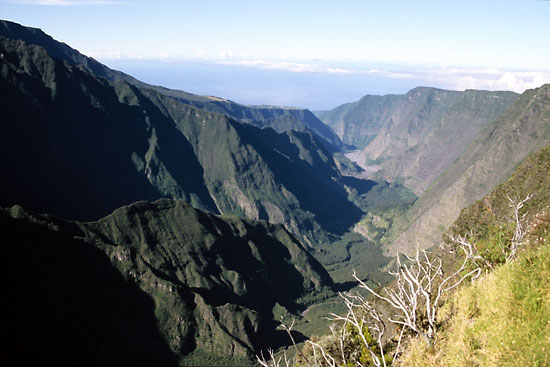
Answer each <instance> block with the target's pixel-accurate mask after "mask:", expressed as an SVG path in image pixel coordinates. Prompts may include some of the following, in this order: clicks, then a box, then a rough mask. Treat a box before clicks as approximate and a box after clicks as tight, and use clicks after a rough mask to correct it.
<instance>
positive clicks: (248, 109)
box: [0, 20, 342, 150]
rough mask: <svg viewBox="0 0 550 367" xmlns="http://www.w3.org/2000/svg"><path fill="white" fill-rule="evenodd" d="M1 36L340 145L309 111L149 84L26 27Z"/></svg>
mask: <svg viewBox="0 0 550 367" xmlns="http://www.w3.org/2000/svg"><path fill="white" fill-rule="evenodd" d="M0 36H4V37H6V38H8V39H13V40H23V41H25V42H26V43H27V44H29V45H35V46H40V47H42V48H44V49H45V50H46V51H47V53H48V54H49V55H50V56H51V57H52V58H54V59H58V60H63V61H66V62H67V63H69V64H70V65H73V66H77V67H80V68H84V69H86V70H88V71H90V72H91V73H92V74H93V75H95V76H97V77H99V78H104V79H107V80H109V81H111V82H117V81H123V82H126V83H128V84H130V85H133V86H136V87H138V88H141V89H151V90H154V91H156V92H158V93H160V94H162V95H165V96H169V97H172V98H174V99H175V100H177V101H179V102H182V103H185V104H188V105H192V106H195V107H198V108H200V109H203V110H207V111H210V112H215V113H220V114H224V115H226V116H228V117H231V118H232V119H234V120H237V121H239V122H242V123H248V124H252V125H254V126H258V127H271V128H273V129H275V130H276V131H278V132H283V131H289V130H297V131H311V132H313V133H314V134H316V135H317V137H318V138H319V139H320V141H321V142H322V143H323V144H324V145H325V147H326V148H327V149H330V150H332V149H337V148H339V147H340V146H341V145H342V142H341V141H340V139H339V138H338V136H337V135H336V134H335V133H334V132H333V131H332V130H331V129H330V128H328V127H327V126H326V125H324V124H323V123H322V122H321V121H320V120H319V119H318V118H317V117H316V116H315V115H313V113H311V112H310V111H309V110H304V109H299V108H285V107H271V106H266V107H262V106H245V105H242V104H239V103H236V102H233V101H229V100H227V99H223V98H218V97H211V96H199V95H195V94H192V93H188V92H185V91H181V90H173V89H168V88H164V87H161V86H154V85H150V84H147V83H144V82H142V81H139V80H137V79H135V78H134V77H132V76H130V75H128V74H125V73H122V72H120V71H117V70H112V69H110V68H109V67H107V66H105V65H103V64H101V63H100V62H98V61H97V60H95V59H93V58H90V57H87V56H85V55H83V54H81V53H80V52H78V51H77V50H75V49H73V48H71V47H70V46H68V45H67V44H65V43H61V42H58V41H56V40H54V39H53V38H52V37H50V36H49V35H47V34H46V33H44V32H43V31H41V30H40V29H37V28H32V27H25V26H22V25H20V24H17V23H13V22H10V21H6V20H0Z"/></svg>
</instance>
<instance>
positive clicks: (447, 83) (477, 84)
mask: <svg viewBox="0 0 550 367" xmlns="http://www.w3.org/2000/svg"><path fill="white" fill-rule="evenodd" d="M218 64H222V65H231V66H242V67H250V68H257V69H264V70H279V71H288V72H293V73H323V74H343V75H344V74H345V75H354V74H355V75H367V76H368V75H372V76H377V77H382V78H390V79H413V80H415V81H418V82H419V83H424V84H425V85H434V86H439V87H442V88H447V89H453V90H464V89H486V90H509V91H514V92H518V93H522V92H524V91H525V90H526V89H530V88H536V87H540V86H541V85H542V84H544V83H550V72H546V71H509V70H500V69H495V68H489V69H459V68H441V69H428V70H406V69H408V68H407V67H403V69H404V70H403V71H400V70H381V69H369V70H361V69H350V68H340V67H329V66H325V65H320V64H309V63H296V62H285V61H266V60H224V61H218ZM398 68H399V67H396V69H398Z"/></svg>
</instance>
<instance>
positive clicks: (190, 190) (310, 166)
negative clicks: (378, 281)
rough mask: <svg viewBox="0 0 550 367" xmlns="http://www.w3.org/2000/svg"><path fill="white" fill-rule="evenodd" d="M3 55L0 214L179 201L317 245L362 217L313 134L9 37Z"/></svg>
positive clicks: (93, 214)
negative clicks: (143, 84)
mask: <svg viewBox="0 0 550 367" xmlns="http://www.w3.org/2000/svg"><path fill="white" fill-rule="evenodd" d="M0 47H1V49H0V52H1V53H2V57H1V59H0V62H1V71H2V72H1V78H0V90H1V91H2V95H4V96H6V97H5V98H2V101H0V106H1V107H2V109H3V110H4V111H9V112H7V113H6V115H5V118H4V119H3V121H2V124H1V126H0V132H1V135H2V137H4V144H2V147H1V148H0V152H1V154H2V157H4V158H3V165H4V167H5V169H4V177H3V179H2V180H1V182H0V184H1V188H2V191H1V192H2V195H1V197H0V203H1V204H2V205H7V206H9V205H14V204H20V205H23V206H25V207H26V208H29V209H32V210H36V211H39V212H44V213H51V214H56V215H59V216H62V217H65V218H68V219H78V220H95V219H98V218H100V217H102V216H105V215H107V214H108V213H110V212H111V211H113V210H114V209H116V208H118V207H120V206H122V205H127V204H130V203H132V202H135V201H138V200H155V199H158V198H161V197H171V198H180V199H184V200H185V201H187V202H188V203H190V204H191V205H193V206H195V207H197V208H199V209H203V210H207V211H210V212H212V213H223V214H231V213H232V214H237V215H243V216H247V217H248V218H251V219H265V220H269V221H271V222H273V223H283V224H285V226H286V227H287V228H288V229H289V230H291V231H292V232H293V233H295V234H297V235H299V236H300V239H301V240H305V241H306V242H307V243H312V244H313V243H316V242H319V241H321V240H323V239H324V240H326V239H327V238H331V236H334V235H336V236H338V235H341V234H343V233H344V232H345V231H347V230H348V228H349V227H350V226H352V225H353V224H354V223H355V222H356V221H357V220H358V219H359V218H360V216H361V215H362V214H363V212H362V210H361V209H360V208H359V207H358V206H357V205H356V204H354V203H353V202H352V201H351V199H349V198H348V196H349V194H348V191H349V187H348V186H349V185H347V184H346V183H345V182H344V181H343V180H342V178H341V176H340V173H339V171H338V169H337V167H336V164H335V162H334V161H333V159H332V157H331V154H330V153H329V152H328V151H327V150H326V149H325V147H324V144H321V143H319V140H318V139H317V137H316V135H314V134H313V133H311V132H309V131H304V132H296V131H288V132H284V133H281V134H278V133H276V132H275V131H273V130H272V129H269V128H267V129H260V128H258V127H255V126H252V125H251V124H241V123H239V122H237V121H235V120H233V119H231V118H228V117H227V116H224V115H221V114H216V113H212V112H208V111H204V110H200V109H197V108H195V107H192V106H190V105H188V104H185V103H182V102H179V101H178V100H177V99H174V98H172V97H168V96H165V95H164V94H160V93H158V92H156V91H155V90H152V89H140V88H138V87H136V86H134V85H132V84H128V83H127V82H125V81H122V80H119V81H116V82H109V81H107V80H105V79H103V78H98V77H96V76H95V75H94V74H91V73H90V72H89V71H88V70H87V69H86V68H83V67H82V66H79V67H76V66H73V65H71V64H69V63H67V62H65V61H61V60H58V59H54V58H52V57H51V55H49V54H48V52H47V51H46V50H45V49H44V48H42V47H39V46H34V45H30V44H28V43H26V42H25V41H20V40H9V39H5V38H4V39H1V46H0ZM99 147H100V148H99ZM98 198H100V199H101V200H98ZM319 198H323V200H319ZM327 236H328V237H327Z"/></svg>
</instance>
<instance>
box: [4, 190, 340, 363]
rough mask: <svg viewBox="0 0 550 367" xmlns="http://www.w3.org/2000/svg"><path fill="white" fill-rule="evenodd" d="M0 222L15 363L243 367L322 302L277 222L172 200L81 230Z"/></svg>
mask: <svg viewBox="0 0 550 367" xmlns="http://www.w3.org/2000/svg"><path fill="white" fill-rule="evenodd" d="M0 225H1V228H2V233H3V238H2V241H3V244H4V250H5V251H6V255H7V257H8V258H9V259H10V261H9V262H8V264H7V266H8V272H7V274H8V281H7V283H6V285H7V287H6V290H5V295H6V297H8V298H9V299H11V302H9V305H8V308H9V312H10V315H11V317H10V318H9V320H8V323H7V325H6V326H7V332H8V333H9V334H10V335H11V337H10V340H9V342H8V343H9V345H8V348H7V351H8V357H9V359H10V360H17V361H18V363H22V362H23V361H25V362H29V363H36V362H38V361H40V363H41V364H44V363H45V364H55V365H60V364H61V365H67V364H70V365H74V364H79V365H81V364H84V365H97V364H107V365H120V364H124V365H126V364H138V365H150V364H155V365H162V364H173V363H174V362H175V361H178V360H179V361H180V362H181V361H183V360H185V361H187V362H186V363H199V364H205V363H206V364H209V365H227V364H238V365H243V364H244V365H250V364H252V363H251V360H252V359H253V357H254V354H255V353H258V352H259V350H260V349H264V348H266V347H277V346H278V345H279V344H278V343H285V342H286V340H285V339H284V338H279V337H277V335H278V333H279V332H277V331H276V330H275V328H276V326H277V323H276V321H275V320H276V318H278V315H280V314H281V312H285V313H297V312H299V311H302V310H303V309H305V307H306V306H307V305H308V304H309V303H311V302H313V301H315V300H319V299H320V297H326V296H327V295H331V294H332V291H331V286H332V281H331V280H330V277H329V276H328V274H327V272H326V271H325V270H324V269H323V267H322V266H321V265H320V264H319V263H318V262H317V261H316V260H315V259H314V258H313V257H311V256H310V255H309V254H308V253H307V251H306V250H305V249H304V248H303V247H302V245H300V243H299V242H298V241H296V239H294V238H293V237H292V236H291V235H290V234H289V233H288V232H287V231H286V230H285V229H284V228H283V227H282V226H280V225H277V226H273V225H268V224H266V223H263V222H253V221H246V220H242V219H238V218H236V217H227V216H217V217H216V216H212V215H209V214H206V213H204V212H201V211H199V210H196V209H193V208H192V207H190V206H188V205H187V204H185V203H184V202H182V201H174V200H168V199H163V200H160V201H157V202H155V203H147V202H139V203H135V204H132V205H130V206H127V207H123V208H120V209H118V210H116V211H115V212H113V213H112V214H111V215H109V216H107V217H105V218H102V219H101V220H99V221H97V222H89V223H78V222H67V221H64V220H61V219H57V218H55V217H51V216H44V215H37V214H32V213H29V212H26V211H25V210H24V209H22V208H21V207H20V206H14V207H12V208H5V209H1V210H0ZM37 280H38V281H37ZM297 337H300V336H299V335H297ZM29 350H32V351H33V353H29Z"/></svg>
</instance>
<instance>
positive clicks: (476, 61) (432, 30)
mask: <svg viewBox="0 0 550 367" xmlns="http://www.w3.org/2000/svg"><path fill="white" fill-rule="evenodd" d="M0 18H2V19H8V20H12V21H16V22H18V23H21V24H24V25H28V26H33V27H38V28H41V29H43V30H44V31H45V32H47V33H49V34H50V35H52V36H53V37H54V38H56V39H58V40H61V41H63V42H65V43H67V44H69V45H71V46H72V47H74V48H76V49H78V50H79V51H81V52H83V53H85V54H87V55H90V56H93V57H95V58H96V59H98V60H100V61H102V62H104V63H106V64H107V65H109V66H112V67H114V68H118V69H122V70H123V71H127V72H130V73H132V72H133V74H134V75H135V74H136V73H137V74H138V75H135V76H137V77H139V78H142V79H147V80H146V81H149V82H153V83H155V82H156V84H163V85H166V84H170V82H172V84H174V83H175V82H176V81H178V80H179V81H180V83H182V84H185V81H186V80H191V79H192V80H193V81H192V82H190V83H191V84H190V85H189V84H188V85H179V84H178V85H168V86H170V87H176V88H179V89H184V90H188V91H191V92H196V93H200V94H216V93H217V92H216V91H218V90H219V91H225V93H229V95H227V94H226V95H222V96H223V97H227V98H231V97H232V96H233V95H235V96H239V97H237V99H239V98H240V99H241V100H242V102H243V103H256V102H257V101H252V102H251V101H249V100H250V99H251V98H250V96H248V97H247V93H246V92H247V91H246V90H244V89H243V88H246V86H245V85H239V80H242V79H243V75H245V76H246V73H245V71H246V70H250V71H251V75H254V77H253V78H252V79H255V80H249V81H248V84H247V85H248V88H252V89H254V88H256V89H257V90H256V91H254V90H250V91H249V92H250V93H249V94H251V95H256V96H258V94H259V93H258V92H260V91H262V90H263V91H264V93H263V95H265V98H266V99H268V100H266V101H265V103H270V104H272V102H273V101H275V102H276V103H286V100H289V98H287V99H285V98H282V99H281V98H279V100H277V99H276V98H275V99H273V98H271V97H269V95H272V96H276V93H277V91H276V90H273V91H271V92H269V85H263V89H262V84H261V83H262V80H263V79H265V80H266V83H267V81H269V80H272V81H273V79H274V78H277V80H278V81H282V80H288V82H289V83H291V84H292V80H293V78H294V79H295V80H297V81H300V82H299V83H298V84H297V82H294V84H295V85H294V86H290V87H292V88H294V89H295V90H293V92H292V93H296V94H297V95H298V96H300V88H299V84H307V85H306V86H308V87H310V88H309V90H308V91H306V90H304V91H303V93H304V95H305V94H307V96H308V97H310V98H312V100H311V103H310V107H312V108H327V107H331V106H329V104H330V103H331V101H332V104H333V105H336V104H337V103H340V102H343V101H339V100H338V98H337V97H336V96H335V97H331V98H332V100H331V99H330V98H328V99H324V100H323V102H319V103H318V102H315V98H316V97H315V88H314V87H311V85H312V84H313V85H315V84H316V83H315V81H317V82H318V83H317V84H319V88H321V87H320V85H321V84H322V83H320V82H319V81H320V80H321V79H323V78H325V79H326V80H327V83H329V81H330V83H332V85H334V86H335V88H336V89H342V91H345V90H346V85H348V84H349V85H350V86H351V85H352V84H354V85H355V84H363V85H364V86H363V87H362V86H361V85H356V86H353V88H357V92H356V93H355V94H354V93H351V95H349V97H348V96H347V95H346V96H345V98H355V97H354V96H357V98H358V97H360V96H361V95H364V94H369V93H370V94H385V93H403V92H406V90H407V89H409V88H410V87H414V86H415V85H418V84H423V85H431V86H437V87H442V88H448V89H459V90H460V89H466V88H479V89H504V90H515V91H518V92H522V91H523V90H525V89H526V88H532V87H536V86H539V85H541V84H543V83H547V82H550V47H548V44H549V42H548V40H549V39H550V21H549V19H550V1H536V0H515V1H505V0H492V1H491V0H462V1H446V0H438V1H435V0H434V1H411V0H408V1H398V0H383V1H368V0H362V1H346V0H340V1H323V0H317V1H309V0H307V1H304V0H302V1H300V0H293V1H286V0H279V1H261V0H256V1H247V0H235V1H227V0H226V1H223V0H202V1H198V0H195V1H188V0H183V1H168V0H156V1H153V0H121V1H109V0H104V1H94V0H82V1H78V0H38V1H31V0H28V1H27V0H12V1H10V0H0ZM185 63H187V67H181V64H185ZM166 64H171V65H178V67H175V68H174V69H177V70H180V71H179V72H180V73H191V74H193V73H194V71H193V69H192V67H191V66H192V65H199V64H200V65H202V66H201V68H202V69H201V68H199V69H201V70H203V72H205V73H206V74H205V81H203V82H201V80H200V75H188V76H187V77H185V75H184V74H178V75H177V76H176V77H173V78H170V77H169V70H170V68H168V67H167V66H166ZM123 68H126V69H123ZM155 70H157V71H158V72H157V71H155ZM161 70H162V72H161ZM197 70H198V69H197ZM224 72H227V73H234V74H235V73H236V74H239V75H240V77H239V78H237V77H235V78H233V79H232V78H231V77H229V78H226V79H225V80H224V81H223V83H222V84H223V85H219V84H218V85H217V84H216V80H211V81H210V82H208V81H207V80H208V79H209V78H210V79H212V78H211V75H212V74H214V75H220V76H222V75H224V74H223V73H224ZM162 73H164V74H162ZM208 73H210V74H208ZM338 77H340V78H341V79H338ZM221 79H223V78H221ZM245 79H246V77H245ZM248 79H250V78H248ZM338 80H340V81H338ZM252 82H255V83H252ZM358 82H361V83H358ZM220 83H221V82H220ZM338 83H340V84H341V85H340V84H338ZM245 84H246V83H245ZM232 85H233V86H234V90H232V89H231V86H232ZM216 86H217V88H216ZM278 88H279V89H281V88H282V89H283V91H282V92H281V91H280V92H279V93H288V91H287V92H285V91H284V90H285V88H284V84H281V83H278ZM292 88H286V89H288V90H290V89H292ZM323 88H324V90H329V89H330V84H323V87H322V88H321V89H323ZM267 92H269V93H267ZM320 93H321V90H320ZM260 94H261V93H260ZM321 94H322V93H321ZM344 94H345V93H344ZM302 97H304V96H302ZM270 98H271V99H270ZM343 98H344V96H343V95H342V98H340V99H343ZM344 101H345V100H344ZM290 102H292V101H290ZM304 103H306V104H307V101H305V100H304V102H300V103H294V104H295V105H296V104H302V105H303V104H304ZM332 107H333V106H332Z"/></svg>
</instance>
